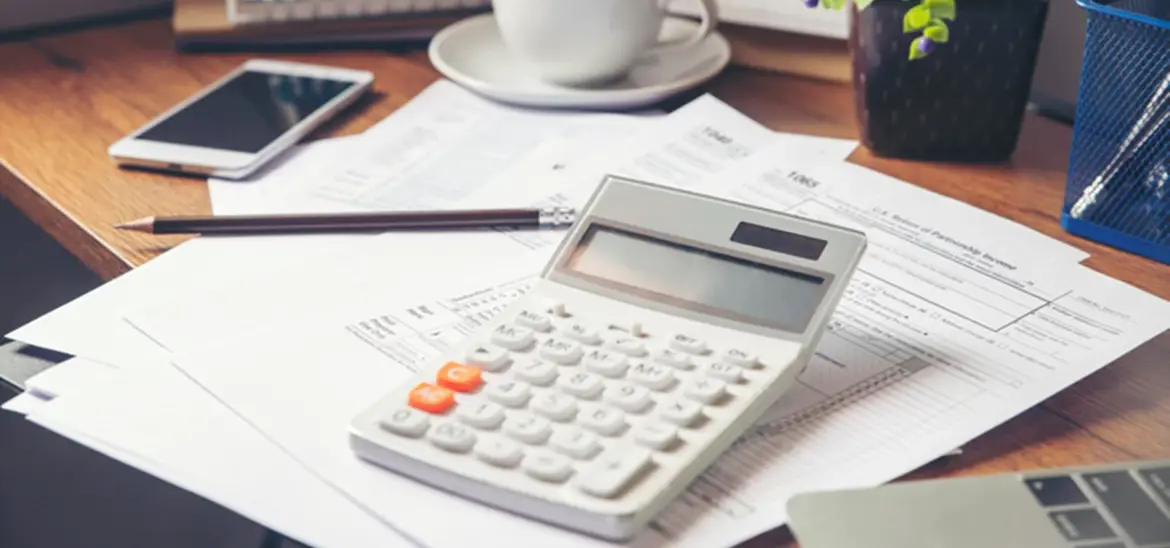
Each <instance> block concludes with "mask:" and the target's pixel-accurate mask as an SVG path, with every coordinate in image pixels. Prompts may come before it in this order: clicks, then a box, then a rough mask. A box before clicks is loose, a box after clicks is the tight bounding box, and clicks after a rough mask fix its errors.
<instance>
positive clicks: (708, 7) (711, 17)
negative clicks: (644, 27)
mask: <svg viewBox="0 0 1170 548" xmlns="http://www.w3.org/2000/svg"><path fill="white" fill-rule="evenodd" d="M698 1H699V28H697V29H695V32H694V33H693V34H691V35H690V36H688V37H687V39H686V40H678V41H674V42H660V43H659V44H658V45H656V46H654V47H653V48H650V51H648V52H647V53H659V52H662V51H664V50H668V49H675V48H689V47H691V46H694V45H695V44H698V43H699V42H702V41H703V40H704V39H706V38H707V37H708V36H710V35H711V33H712V32H715V28H716V27H717V26H719V5H718V4H717V3H716V0H698ZM668 2H669V0H660V2H659V3H660V5H662V9H666V4H667V3H668Z"/></svg>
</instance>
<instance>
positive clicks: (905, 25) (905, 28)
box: [902, 6, 931, 32]
mask: <svg viewBox="0 0 1170 548" xmlns="http://www.w3.org/2000/svg"><path fill="white" fill-rule="evenodd" d="M930 19H931V17H930V10H929V9H926V6H914V7H912V8H910V10H909V11H907V12H906V16H905V17H903V18H902V32H915V31H919V30H922V29H924V28H926V25H928V24H929V23H930Z"/></svg>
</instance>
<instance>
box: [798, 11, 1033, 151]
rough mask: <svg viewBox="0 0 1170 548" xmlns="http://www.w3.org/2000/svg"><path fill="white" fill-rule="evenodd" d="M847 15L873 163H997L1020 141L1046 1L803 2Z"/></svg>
mask: <svg viewBox="0 0 1170 548" xmlns="http://www.w3.org/2000/svg"><path fill="white" fill-rule="evenodd" d="M804 2H805V4H806V5H807V6H809V7H810V8H816V7H818V6H819V7H821V8H827V9H843V8H845V7H846V6H848V5H852V13H851V17H850V24H849V25H850V30H849V46H850V50H851V54H852V60H853V90H854V99H855V102H856V110H857V116H858V124H859V126H860V133H861V140H862V143H864V144H865V146H866V147H867V148H869V149H870V150H871V151H873V153H874V154H876V155H879V156H887V157H897V158H910V159H920V160H949V161H1003V160H1006V159H1008V158H1010V157H1011V155H1012V153H1013V152H1014V151H1015V148H1016V143H1017V141H1018V139H1019V134H1020V126H1021V124H1022V122H1023V115H1024V109H1025V107H1026V106H1027V102H1028V96H1029V92H1030V90H1031V86H1032V75H1033V72H1034V70H1035V66H1036V55H1037V52H1038V51H1039V48H1040V41H1041V38H1042V37H1043V32H1044V22H1045V18H1046V17H1047V14H1048V0H853V1H852V2H850V1H849V0H804Z"/></svg>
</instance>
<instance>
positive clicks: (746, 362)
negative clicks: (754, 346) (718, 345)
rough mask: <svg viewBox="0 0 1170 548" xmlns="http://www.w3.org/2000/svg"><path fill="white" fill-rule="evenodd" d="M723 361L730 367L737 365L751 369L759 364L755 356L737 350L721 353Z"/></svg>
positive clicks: (731, 349) (732, 349)
mask: <svg viewBox="0 0 1170 548" xmlns="http://www.w3.org/2000/svg"><path fill="white" fill-rule="evenodd" d="M723 361H725V362H727V363H730V364H731V365H738V366H740V367H746V368H748V369H751V368H753V367H755V366H756V365H758V364H759V363H760V359H759V358H758V357H756V355H755V354H749V353H748V352H745V351H743V350H740V349H738V348H729V349H727V351H726V352H724V353H723Z"/></svg>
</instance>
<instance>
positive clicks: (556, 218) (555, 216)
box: [540, 207, 577, 227]
mask: <svg viewBox="0 0 1170 548" xmlns="http://www.w3.org/2000/svg"><path fill="white" fill-rule="evenodd" d="M576 221H577V210H576V209H573V208H571V207H542V208H540V224H541V225H543V226H549V227H560V226H570V225H572V224H573V223H575V222H576Z"/></svg>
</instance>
